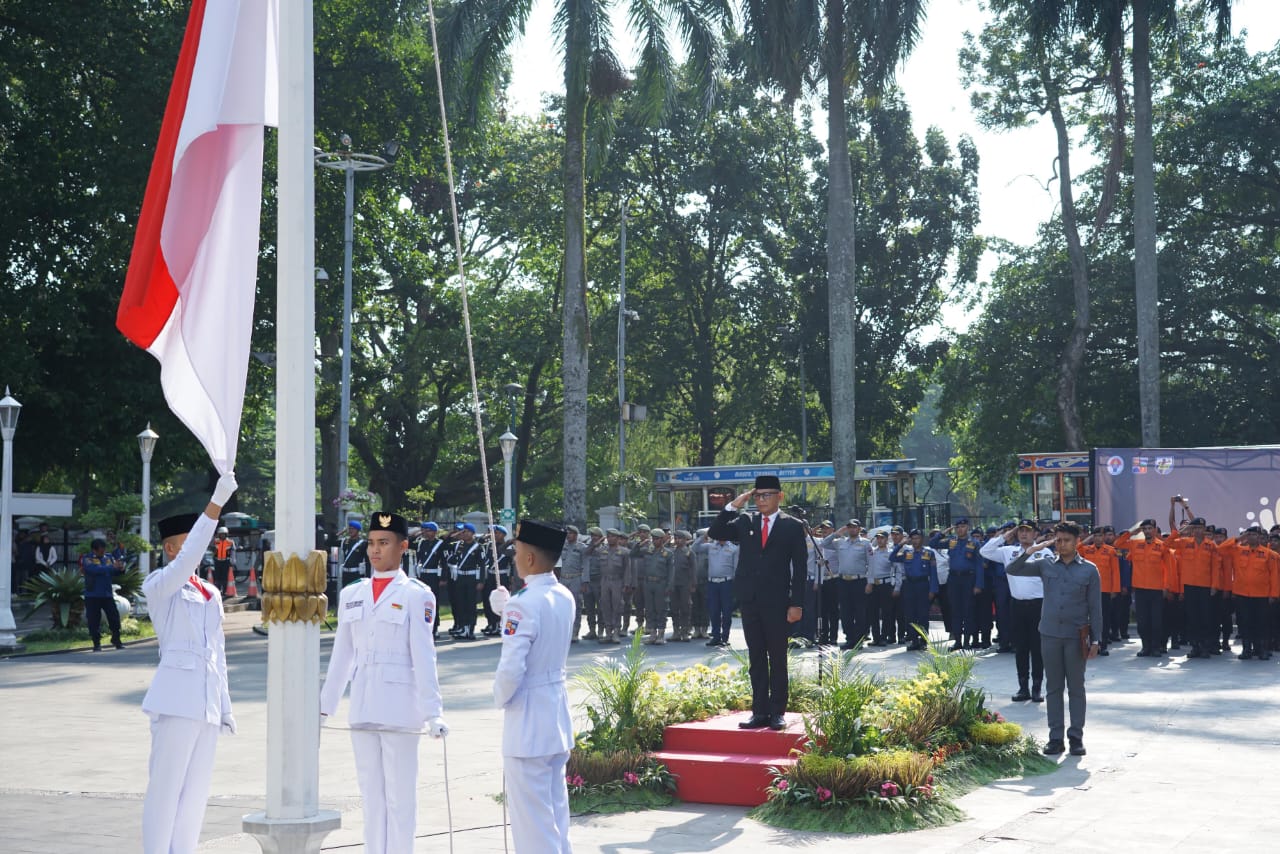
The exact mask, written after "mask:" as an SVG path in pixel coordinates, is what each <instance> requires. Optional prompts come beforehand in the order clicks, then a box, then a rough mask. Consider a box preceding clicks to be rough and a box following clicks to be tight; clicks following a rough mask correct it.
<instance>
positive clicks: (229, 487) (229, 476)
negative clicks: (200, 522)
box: [209, 471, 240, 507]
mask: <svg viewBox="0 0 1280 854" xmlns="http://www.w3.org/2000/svg"><path fill="white" fill-rule="evenodd" d="M239 488H240V484H238V483H236V473H235V472H233V471H229V472H227V473H226V474H224V475H223V476H222V477H220V478H218V485H217V486H215V487H214V488H213V497H212V498H210V499H209V503H210V504H216V505H218V506H219V507H225V506H226V504H227V502H228V501H230V500H231V496H232V495H233V494H234V493H235V491H236V490H237V489H239Z"/></svg>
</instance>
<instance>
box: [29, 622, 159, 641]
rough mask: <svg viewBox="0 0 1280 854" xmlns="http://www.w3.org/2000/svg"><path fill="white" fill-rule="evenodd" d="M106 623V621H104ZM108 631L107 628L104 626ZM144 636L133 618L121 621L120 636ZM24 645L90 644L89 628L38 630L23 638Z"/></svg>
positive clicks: (138, 623)
mask: <svg viewBox="0 0 1280 854" xmlns="http://www.w3.org/2000/svg"><path fill="white" fill-rule="evenodd" d="M103 622H104V623H105V622H106V621H105V620H104V621H103ZM103 630H104V631H105V630H106V626H105V625H104V626H103ZM142 634H143V631H142V624H141V623H140V622H138V621H137V620H136V619H134V618H133V617H125V618H124V619H122V620H121V621H120V636H121V637H125V638H132V637H140V636H141V635H142ZM22 641H23V643H70V642H73V641H82V642H84V643H88V642H89V627H88V626H85V625H79V626H76V627H75V628H74V629H67V628H61V629H36V630H35V631H34V632H27V633H26V634H25V635H23V636H22Z"/></svg>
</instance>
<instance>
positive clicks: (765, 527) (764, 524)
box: [760, 516, 769, 548]
mask: <svg viewBox="0 0 1280 854" xmlns="http://www.w3.org/2000/svg"><path fill="white" fill-rule="evenodd" d="M767 545H769V517H768V516H761V517H760V548H764V547H765V546H767Z"/></svg>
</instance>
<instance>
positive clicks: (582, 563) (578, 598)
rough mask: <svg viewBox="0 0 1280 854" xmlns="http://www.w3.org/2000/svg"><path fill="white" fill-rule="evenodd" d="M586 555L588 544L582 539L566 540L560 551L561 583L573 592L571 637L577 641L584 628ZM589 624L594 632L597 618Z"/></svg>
mask: <svg viewBox="0 0 1280 854" xmlns="http://www.w3.org/2000/svg"><path fill="white" fill-rule="evenodd" d="M586 555H587V544H586V543H584V542H583V541H582V540H578V541H577V542H573V543H570V542H566V543H565V544H564V550H563V551H562V552H560V583H561V584H563V585H564V586H565V588H566V589H567V590H568V591H569V592H570V593H571V594H573V602H574V610H573V634H571V635H570V636H569V637H570V639H571V640H575V641H576V640H577V639H578V632H579V631H581V629H582V585H583V583H584V582H585V581H586V579H585V578H584V577H583V573H584V572H586V569H587V557H586ZM587 625H588V626H589V627H590V629H591V631H592V632H593V633H594V632H595V620H594V619H592V620H589V621H588V623H587Z"/></svg>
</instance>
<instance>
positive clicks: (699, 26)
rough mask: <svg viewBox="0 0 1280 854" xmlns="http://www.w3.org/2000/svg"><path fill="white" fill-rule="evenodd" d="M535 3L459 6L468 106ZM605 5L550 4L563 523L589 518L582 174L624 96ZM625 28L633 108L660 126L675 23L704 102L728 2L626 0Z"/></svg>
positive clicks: (488, 91)
mask: <svg viewBox="0 0 1280 854" xmlns="http://www.w3.org/2000/svg"><path fill="white" fill-rule="evenodd" d="M532 6H533V0H497V2H492V0H459V2H458V3H457V4H456V5H455V6H454V7H453V8H452V10H451V17H450V21H449V24H448V30H449V42H450V49H449V54H450V55H451V57H452V58H453V59H455V60H456V61H457V62H456V67H458V68H459V69H460V71H461V74H462V75H463V76H464V79H465V89H464V92H465V99H466V101H467V102H468V103H469V104H471V105H472V106H475V105H477V104H479V103H480V102H481V101H487V100H488V99H489V98H490V97H491V96H492V90H493V87H494V85H495V84H497V83H499V82H500V81H501V78H502V75H503V71H504V67H503V66H504V59H505V55H506V51H507V49H508V48H509V47H510V45H511V43H512V41H513V40H514V39H515V37H516V36H517V35H519V34H522V33H523V32H524V27H525V23H526V22H527V21H528V18H529V12H530V9H531V8H532ZM612 6H613V4H612V3H611V2H609V0H584V1H583V2H577V0H572V2H571V0H556V14H555V17H554V19H553V26H554V28H555V33H556V36H557V38H558V39H559V41H560V47H561V50H562V51H563V54H564V90H565V109H564V163H563V178H564V269H563V275H564V288H563V293H564V301H563V311H562V321H563V354H562V364H561V371H562V378H563V394H564V439H563V443H564V447H563V456H564V474H563V478H564V517H565V519H566V520H568V521H571V522H575V523H577V524H579V525H582V524H585V522H586V518H587V507H586V498H587V391H588V388H587V373H588V372H587V364H588V363H587V345H588V330H589V324H590V318H589V317H588V315H587V258H586V207H585V194H586V169H587V158H586V154H587V144H586V143H587V139H586V129H587V112H588V108H589V107H590V106H591V104H592V103H593V101H594V102H597V103H598V102H607V101H608V100H610V99H612V98H613V97H614V96H615V95H617V94H618V93H619V92H621V91H624V90H625V89H627V88H629V87H630V85H631V81H630V80H628V79H627V77H626V75H625V74H624V72H623V69H622V68H621V65H620V63H619V61H618V57H617V51H616V50H615V49H614V44H613V37H612V32H611V29H610V21H609V13H610V10H611V9H612ZM628 13H629V14H628V23H629V26H630V29H631V31H632V34H633V35H634V37H635V40H636V42H637V43H638V44H639V45H640V64H639V66H638V67H637V68H636V69H635V73H636V89H637V94H638V98H637V102H636V103H637V104H638V106H639V107H640V109H641V110H642V111H643V112H644V113H645V114H646V115H647V116H649V117H651V118H656V117H657V116H659V115H661V114H663V113H664V112H665V111H666V110H667V108H668V107H669V106H670V105H671V102H672V99H673V97H674V93H675V63H674V61H673V59H672V56H671V52H670V50H669V48H668V42H669V36H668V33H669V31H670V30H671V29H672V26H671V24H669V23H668V21H674V22H675V27H676V28H677V29H678V31H679V33H680V36H681V38H682V40H683V41H684V43H685V46H686V47H687V48H688V50H689V55H690V60H691V62H692V64H693V66H694V67H695V68H696V69H697V70H698V72H699V77H700V78H701V80H702V81H703V85H704V87H705V91H706V92H707V99H708V103H709V100H710V93H711V92H712V91H713V90H712V85H713V82H714V76H715V70H716V69H717V68H718V66H719V64H720V58H721V54H722V49H721V38H720V34H721V29H722V28H723V27H724V26H726V25H727V23H728V21H729V17H730V10H729V7H728V5H727V4H726V3H725V2H724V0H657V2H647V0H628Z"/></svg>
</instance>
